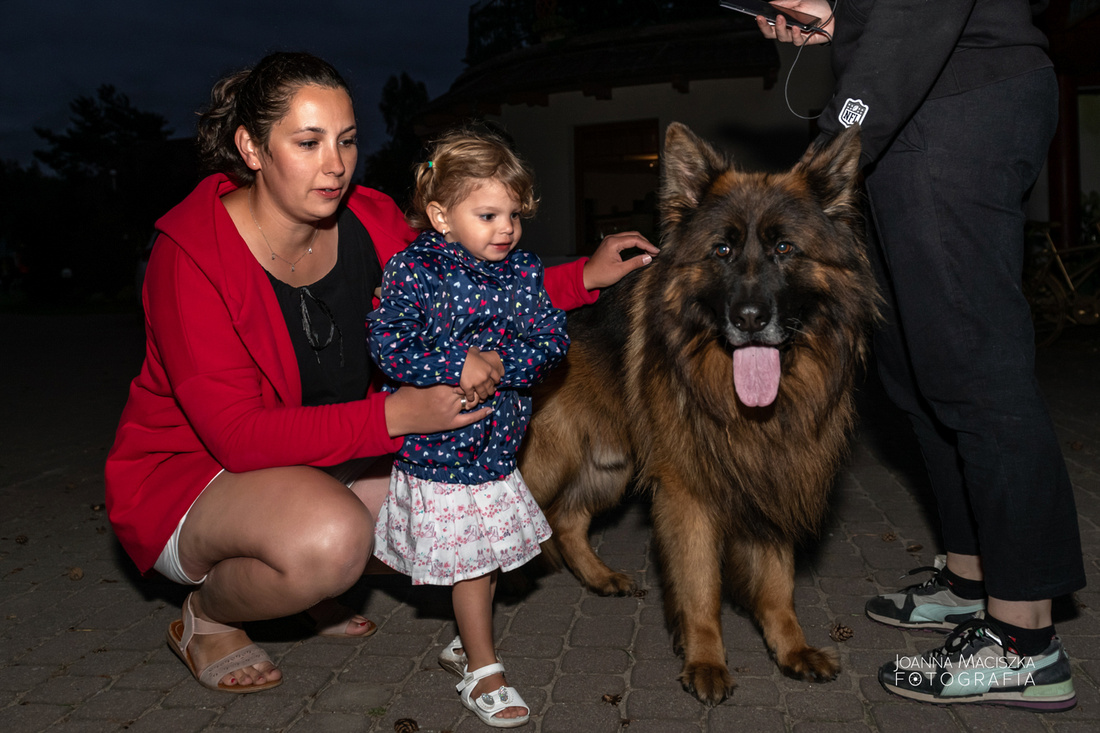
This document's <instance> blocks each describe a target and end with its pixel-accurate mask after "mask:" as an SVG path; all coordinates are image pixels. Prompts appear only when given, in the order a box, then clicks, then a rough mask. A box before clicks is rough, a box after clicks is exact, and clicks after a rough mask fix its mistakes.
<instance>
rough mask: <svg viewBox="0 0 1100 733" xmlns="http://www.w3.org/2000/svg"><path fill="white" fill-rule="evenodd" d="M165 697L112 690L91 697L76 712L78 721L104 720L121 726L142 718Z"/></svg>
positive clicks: (141, 692)
mask: <svg viewBox="0 0 1100 733" xmlns="http://www.w3.org/2000/svg"><path fill="white" fill-rule="evenodd" d="M162 697H163V695H162V694H161V693H159V692H156V691H153V690H120V689H115V688H111V689H110V690H104V691H102V692H100V693H99V694H98V695H94V696H93V697H90V698H89V699H87V700H86V701H84V703H83V704H82V705H80V706H79V707H78V708H77V709H76V711H74V712H73V717H74V718H76V719H91V720H103V721H110V722H113V723H117V724H119V725H120V726H121V725H123V724H126V723H128V722H130V721H132V720H136V719H137V718H139V717H141V715H142V714H143V713H145V712H146V711H147V710H151V709H152V708H153V707H155V706H156V705H157V704H158V703H159V702H160V700H161V698H162Z"/></svg>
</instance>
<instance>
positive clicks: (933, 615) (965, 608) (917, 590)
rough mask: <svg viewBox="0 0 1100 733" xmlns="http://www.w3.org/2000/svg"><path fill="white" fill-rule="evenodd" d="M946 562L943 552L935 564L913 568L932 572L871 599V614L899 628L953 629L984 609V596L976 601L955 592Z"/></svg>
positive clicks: (868, 609)
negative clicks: (920, 580)
mask: <svg viewBox="0 0 1100 733" xmlns="http://www.w3.org/2000/svg"><path fill="white" fill-rule="evenodd" d="M945 562H946V558H945V557H944V556H943V555H937V556H936V559H935V564H934V565H933V566H931V567H923V568H916V569H915V570H910V571H909V575H916V574H918V573H932V576H931V577H930V578H928V580H926V581H924V582H923V583H918V584H916V585H911V586H909V587H908V588H905V589H903V590H900V591H898V592H897V593H884V594H882V595H881V596H875V597H874V598H872V599H871V600H869V601H867V605H866V606H865V607H864V610H865V611H866V613H867V617H868V618H870V619H871V620H872V621H878V622H879V623H882V624H886V625H887V626H895V627H897V628H899V629H935V630H939V631H951V630H952V629H954V628H955V627H956V626H958V625H959V624H961V623H963V622H965V621H969V620H970V619H972V618H974V617H975V616H976V615H977V614H978V613H979V612H981V611H984V610H985V599H984V598H983V599H981V600H977V601H974V600H969V599H966V598H960V597H959V596H957V595H955V594H954V593H953V592H952V590H951V586H949V585H948V584H947V581H946V580H944V578H943V577H942V573H941V571H942V570H943V568H944V565H945Z"/></svg>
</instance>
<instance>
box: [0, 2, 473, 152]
mask: <svg viewBox="0 0 1100 733" xmlns="http://www.w3.org/2000/svg"><path fill="white" fill-rule="evenodd" d="M470 4H471V3H470V2H469V0H329V2H324V1H323V0H322V1H321V2H289V1H287V0H269V1H268V2H238V1H235V0H188V1H187V2H184V1H182V0H145V1H144V2H137V1H136V0H99V1H97V2H88V0H49V1H47V2H23V1H22V0H0V18H2V20H0V79H3V83H2V84H0V159H5V160H15V161H17V162H19V163H21V164H23V165H26V164H29V163H30V162H31V161H32V160H33V157H32V154H31V151H32V150H34V149H36V148H43V147H45V145H44V141H42V139H41V138H39V137H37V136H36V135H35V134H34V132H33V130H32V128H33V127H34V126H39V127H46V128H49V129H52V130H55V131H58V132H60V131H61V130H63V129H65V128H66V127H67V126H68V118H69V114H70V112H69V102H70V101H72V100H73V99H74V98H76V97H77V96H81V95H84V96H93V95H94V93H95V90H96V88H97V87H99V86H100V85H101V84H113V85H114V86H115V87H116V88H117V89H118V90H119V91H121V92H122V93H124V94H126V95H127V96H129V98H130V102H131V103H132V104H133V105H134V106H135V107H137V108H138V109H142V110H145V111H149V112H156V113H158V114H160V115H163V116H164V117H166V118H167V119H168V124H169V127H171V128H172V130H173V135H172V137H190V136H191V135H192V134H193V129H194V112H195V110H196V109H198V108H199V107H201V106H202V105H204V104H205V102H206V100H207V97H208V94H209V91H210V87H211V86H212V85H213V83H214V82H215V81H217V80H218V79H219V78H220V77H222V76H223V75H225V74H226V73H228V72H230V71H233V70H236V69H238V68H241V67H245V66H250V65H252V64H253V63H255V62H256V61H258V60H259V59H260V58H261V57H262V56H263V55H264V54H265V53H267V52H269V51H277V50H304V51H309V52H311V53H315V54H317V55H318V56H321V57H322V58H324V59H326V60H328V61H330V62H331V63H332V64H333V65H334V66H335V67H336V68H337V69H338V70H339V71H340V73H341V74H343V75H344V76H345V78H347V80H348V81H349V83H350V84H351V86H352V89H353V92H354V94H355V103H356V111H357V113H358V115H359V128H360V141H361V145H362V147H361V150H362V151H363V152H369V151H372V150H374V149H376V148H377V147H378V146H379V145H380V144H381V143H383V142H385V139H386V135H385V128H384V125H383V121H382V117H381V115H380V114H379V113H378V101H379V96H380V93H381V89H382V85H383V84H385V82H386V79H388V78H389V77H390V75H392V74H399V73H400V72H402V71H405V72H408V74H409V75H410V76H411V77H412V78H414V79H416V80H417V81H422V82H424V83H425V84H426V85H427V87H428V94H429V96H431V97H436V96H438V95H440V94H442V93H443V92H445V91H446V90H447V89H448V88H449V87H450V84H451V82H452V81H454V79H455V77H457V76H458V74H459V73H460V72H461V71H462V69H463V63H462V58H463V56H464V55H465V51H466V36H467V15H468V11H469V8H470Z"/></svg>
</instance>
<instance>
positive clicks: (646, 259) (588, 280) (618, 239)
mask: <svg viewBox="0 0 1100 733" xmlns="http://www.w3.org/2000/svg"><path fill="white" fill-rule="evenodd" d="M631 248H637V249H640V250H641V251H642V253H643V254H641V255H638V256H635V257H631V258H630V259H629V260H624V259H623V258H622V252H623V250H624V249H631ZM658 252H660V250H659V249H657V248H656V247H654V246H653V245H652V244H651V243H650V241H649V240H648V239H646V238H645V237H643V236H642V235H641V234H639V233H638V232H619V233H618V234H612V235H610V236H609V237H607V238H606V239H604V240H603V241H602V242H600V246H599V247H597V248H596V251H595V252H593V253H592V256H591V257H590V258H589V259H588V262H586V263H584V275H583V279H584V288H585V290H599V289H600V288H606V287H609V286H611V285H614V284H615V283H617V282H619V280H621V279H622V278H623V276H624V275H626V274H627V273H628V272H630V271H632V270H637V269H638V268H639V267H644V266H645V265H648V264H649V263H650V262H652V261H653V256H654V255H656V254H657V253H658Z"/></svg>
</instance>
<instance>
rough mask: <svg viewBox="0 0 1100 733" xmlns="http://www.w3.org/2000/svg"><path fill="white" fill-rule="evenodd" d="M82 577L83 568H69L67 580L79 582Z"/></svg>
mask: <svg viewBox="0 0 1100 733" xmlns="http://www.w3.org/2000/svg"><path fill="white" fill-rule="evenodd" d="M83 577H84V569H83V568H79V567H76V568H69V580H80V579H81V578H83Z"/></svg>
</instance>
